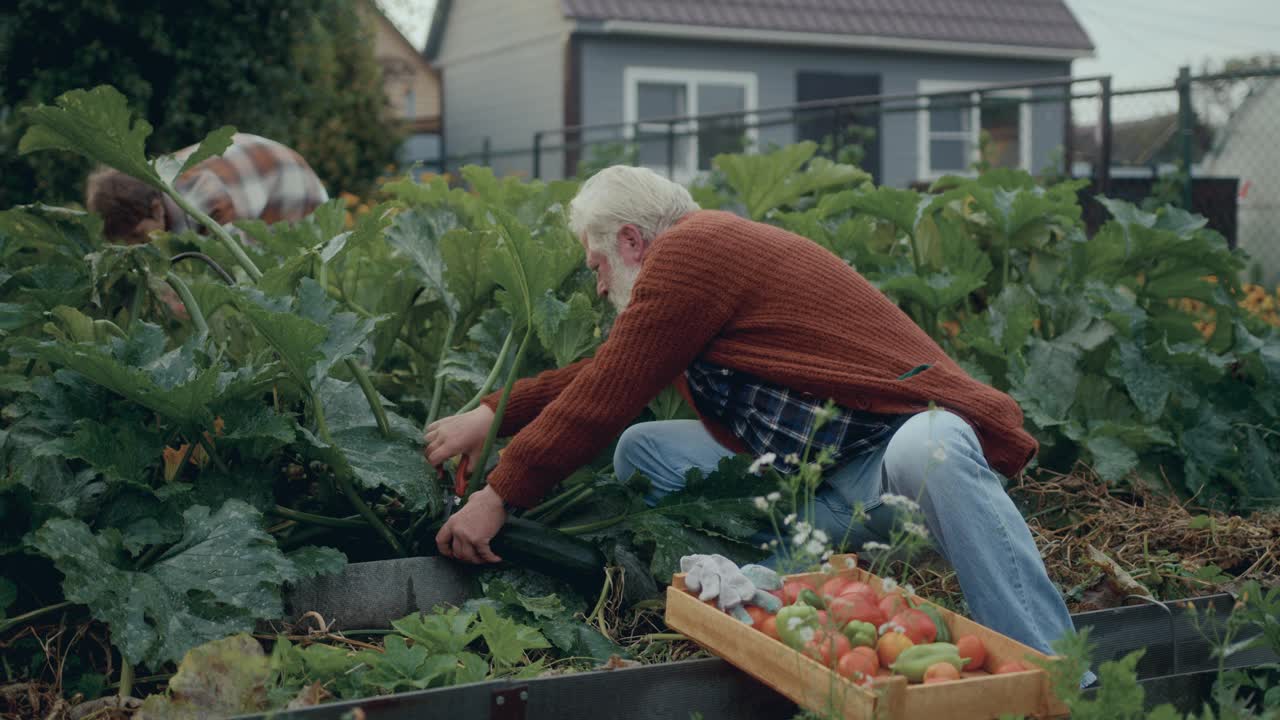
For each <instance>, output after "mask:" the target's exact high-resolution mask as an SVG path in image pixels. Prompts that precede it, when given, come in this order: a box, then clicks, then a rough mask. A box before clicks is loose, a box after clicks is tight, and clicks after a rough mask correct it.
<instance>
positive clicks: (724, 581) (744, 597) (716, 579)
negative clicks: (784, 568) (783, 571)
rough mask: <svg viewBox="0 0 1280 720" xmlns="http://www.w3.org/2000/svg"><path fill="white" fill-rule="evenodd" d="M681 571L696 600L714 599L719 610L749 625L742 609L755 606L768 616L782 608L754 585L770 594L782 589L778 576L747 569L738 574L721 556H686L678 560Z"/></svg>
mask: <svg viewBox="0 0 1280 720" xmlns="http://www.w3.org/2000/svg"><path fill="white" fill-rule="evenodd" d="M680 570H681V571H682V572H684V573H685V575H686V577H685V587H687V588H689V590H690V592H695V593H699V594H698V599H699V600H702V601H704V602H705V601H707V600H711V599H715V600H716V605H717V606H718V607H719V608H720V609H721V610H723V611H725V612H727V613H729V614H730V615H733V616H734V617H735V618H737V619H738V620H741V621H742V622H744V623H746V624H748V625H750V624H752V620H751V616H750V615H749V614H747V611H746V609H745V608H744V607H743V606H744V605H747V604H751V605H757V606H759V607H761V608H764V610H765V611H767V612H771V613H773V612H777V611H778V608H780V607H782V601H781V600H779V599H778V598H776V597H774V596H773V595H770V594H769V593H767V592H765V591H764V589H761V588H760V587H758V586H757V585H756V583H755V582H753V580H758V581H759V582H760V583H761V584H762V585H764V586H765V588H766V589H771V590H772V589H777V588H778V587H781V586H782V582H781V580H780V579H779V578H778V576H777V574H776V573H774V572H773V571H772V570H769V569H768V568H765V567H761V566H759V565H748V566H746V567H744V568H742V569H741V570H740V569H738V566H737V565H735V564H734V562H733V561H732V560H730V559H729V558H727V557H724V556H723V555H686V556H685V557H682V558H680ZM748 574H750V577H749V576H748Z"/></svg>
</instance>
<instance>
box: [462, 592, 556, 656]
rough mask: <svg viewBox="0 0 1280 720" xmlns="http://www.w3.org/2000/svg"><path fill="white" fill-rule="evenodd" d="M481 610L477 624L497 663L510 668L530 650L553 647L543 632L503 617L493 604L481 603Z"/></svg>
mask: <svg viewBox="0 0 1280 720" xmlns="http://www.w3.org/2000/svg"><path fill="white" fill-rule="evenodd" d="M479 611H480V622H479V623H477V625H478V628H479V630H480V635H481V637H483V638H484V643H485V645H486V646H488V648H489V654H490V655H491V656H492V657H493V662H494V664H495V665H498V666H500V667H508V668H509V667H511V666H513V665H516V664H517V663H519V662H520V661H521V660H523V659H524V654H525V653H526V652H528V651H529V650H539V649H542V648H548V647H551V644H550V643H548V642H547V639H546V638H544V637H543V636H542V633H540V632H538V631H537V630H536V629H534V628H531V627H529V626H527V625H521V624H520V623H517V622H515V621H514V620H510V619H508V618H504V617H502V616H501V615H499V614H498V611H497V610H495V609H494V608H493V607H492V606H489V605H481V606H480V608H479Z"/></svg>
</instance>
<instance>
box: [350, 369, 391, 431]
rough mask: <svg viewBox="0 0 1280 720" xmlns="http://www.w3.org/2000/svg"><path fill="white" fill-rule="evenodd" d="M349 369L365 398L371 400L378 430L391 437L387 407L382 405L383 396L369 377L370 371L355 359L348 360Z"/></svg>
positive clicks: (371, 407)
mask: <svg viewBox="0 0 1280 720" xmlns="http://www.w3.org/2000/svg"><path fill="white" fill-rule="evenodd" d="M347 369H348V370H350V371H351V374H352V375H354V376H355V378H356V383H357V384H358V385H360V390H361V391H362V392H363V393H364V399H365V400H367V401H368V402H369V409H370V410H372V411H373V418H374V420H376V421H377V422H378V432H380V433H382V437H384V438H389V437H391V423H390V422H388V421H387V409H386V408H384V407H382V398H379V397H378V391H377V390H376V389H375V388H374V387H373V381H372V380H370V379H369V373H368V372H366V371H365V369H364V368H362V367H360V364H359V363H357V362H356V361H355V360H351V359H348V360H347Z"/></svg>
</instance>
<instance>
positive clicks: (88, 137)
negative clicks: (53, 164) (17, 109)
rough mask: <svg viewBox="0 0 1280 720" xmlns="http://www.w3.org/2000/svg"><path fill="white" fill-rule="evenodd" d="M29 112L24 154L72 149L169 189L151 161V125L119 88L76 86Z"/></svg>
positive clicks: (20, 147) (21, 143) (20, 148)
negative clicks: (131, 108)
mask: <svg viewBox="0 0 1280 720" xmlns="http://www.w3.org/2000/svg"><path fill="white" fill-rule="evenodd" d="M26 113H27V119H28V120H29V121H30V122H31V127H29V128H27V132H26V134H25V135H23V136H22V139H21V140H20V141H19V142H18V152H19V153H20V154H22V155H26V154H27V153H32V152H36V151H38V150H68V151H70V152H73V153H76V154H78V155H83V156H84V157H87V158H89V159H90V160H94V161H96V162H98V163H100V164H103V165H109V166H111V167H113V168H115V169H116V170H119V171H121V172H123V173H126V174H129V175H132V176H133V177H135V178H137V179H139V180H141V181H143V182H145V183H147V184H148V185H151V186H152V187H154V188H156V189H157V190H163V189H164V187H165V184H164V181H163V180H161V179H160V175H159V174H157V173H156V170H155V168H153V167H152V166H151V164H150V163H148V162H147V136H149V135H150V134H151V124H150V123H148V122H147V121H146V120H143V119H141V118H139V119H138V120H137V121H134V119H133V113H132V112H130V111H129V102H128V100H127V99H125V96H124V95H122V94H120V91H118V90H116V89H115V88H113V87H111V86H109V85H100V86H98V87H96V88H93V89H92V90H72V91H70V92H66V93H63V94H62V95H59V96H58V99H57V100H56V101H55V104H54V105H53V106H48V105H40V106H37V107H34V108H30V109H28V110H27V111H26Z"/></svg>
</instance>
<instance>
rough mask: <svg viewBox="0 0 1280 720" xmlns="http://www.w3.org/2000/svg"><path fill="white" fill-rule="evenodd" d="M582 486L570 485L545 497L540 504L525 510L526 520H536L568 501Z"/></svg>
mask: <svg viewBox="0 0 1280 720" xmlns="http://www.w3.org/2000/svg"><path fill="white" fill-rule="evenodd" d="M582 489H583V486H577V487H571V488H568V489H566V490H564V491H562V492H561V493H560V494H559V495H556V496H554V497H552V498H549V499H547V500H546V501H544V502H543V503H542V504H540V505H535V506H534V507H531V508H529V510H528V511H526V512H525V514H524V517H525V519H527V520H537V519H538V518H540V517H542V516H543V515H546V514H547V513H549V512H551V511H552V510H555V509H556V508H558V507H560V506H561V505H564V504H565V503H567V502H569V500H570V498H572V497H574V496H575V495H578V494H580V493H581V492H582Z"/></svg>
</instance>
